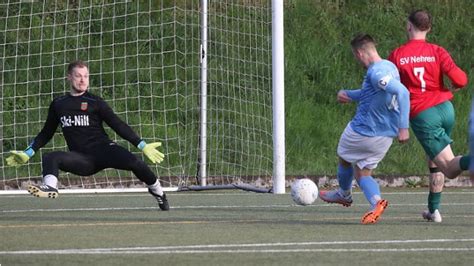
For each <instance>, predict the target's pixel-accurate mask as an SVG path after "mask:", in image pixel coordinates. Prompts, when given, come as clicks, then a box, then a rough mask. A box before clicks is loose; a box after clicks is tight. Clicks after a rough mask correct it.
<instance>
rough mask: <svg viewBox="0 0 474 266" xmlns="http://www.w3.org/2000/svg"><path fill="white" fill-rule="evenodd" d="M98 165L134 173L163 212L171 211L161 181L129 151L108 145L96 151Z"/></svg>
mask: <svg viewBox="0 0 474 266" xmlns="http://www.w3.org/2000/svg"><path fill="white" fill-rule="evenodd" d="M96 158H97V161H98V164H99V165H100V166H101V167H103V168H115V169H120V170H128V171H132V172H133V174H135V176H136V177H137V178H138V179H139V180H140V181H142V182H144V183H145V184H146V185H147V187H148V192H149V193H150V194H151V195H153V196H154V197H155V199H156V200H157V201H158V205H159V207H160V209H162V210H169V203H168V199H167V198H166V194H165V193H164V191H163V188H162V187H161V184H160V181H159V180H158V178H157V177H156V175H155V174H154V173H153V171H151V169H150V167H148V165H147V164H146V163H145V162H144V161H143V160H141V159H139V158H137V156H135V155H134V154H132V153H131V152H130V151H128V150H127V149H125V148H123V147H121V146H119V145H107V146H105V147H102V148H101V149H100V150H99V149H98V150H97V151H96Z"/></svg>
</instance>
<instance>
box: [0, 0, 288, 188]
mask: <svg viewBox="0 0 474 266" xmlns="http://www.w3.org/2000/svg"><path fill="white" fill-rule="evenodd" d="M283 56H284V54H283V1H282V0H257V1H248V0H223V1H220V0H200V1H196V0H174V1H172V0H170V1H155V0H146V1H129V0H122V1H100V0H97V1H95V0H80V1H72V0H69V1H60V0H49V1H36V0H10V1H7V2H2V3H0V68H1V77H0V86H1V89H0V126H1V127H0V159H1V162H0V194H11V193H25V188H26V186H27V184H29V183H38V182H41V157H42V155H43V154H45V153H47V152H51V151H54V150H67V147H66V145H65V142H64V139H63V137H62V133H61V131H60V130H59V129H58V131H57V132H56V134H55V136H54V137H53V139H52V140H51V141H50V142H49V143H48V144H47V145H46V146H45V147H43V148H42V149H41V150H40V151H39V152H38V153H37V154H35V156H34V157H33V158H32V159H31V160H30V162H29V163H28V164H25V165H23V166H20V167H10V166H8V165H7V164H6V162H5V158H7V157H8V156H9V151H10V150H22V149H24V148H26V146H27V145H28V143H29V142H30V141H31V140H32V139H33V138H34V137H35V136H36V134H38V133H39V131H40V130H41V128H42V126H43V123H44V121H45V119H46V114H47V110H48V107H49V103H50V102H51V100H52V99H53V98H55V97H57V96H59V95H62V94H65V93H66V92H68V90H69V88H68V84H67V82H66V80H65V76H66V68H67V65H68V63H69V62H71V61H73V60H76V59H81V60H84V61H86V62H87V63H88V64H89V68H90V80H91V81H90V91H91V92H92V93H94V94H96V95H99V96H101V97H102V98H104V99H105V100H106V101H107V102H108V103H109V105H110V106H111V107H112V109H113V110H114V111H115V112H116V113H117V114H118V115H119V116H120V117H121V118H122V119H123V120H124V121H125V122H127V123H128V124H129V125H130V126H131V127H132V128H133V129H134V130H135V131H136V132H137V134H138V135H139V136H141V137H142V138H144V139H145V140H146V141H148V142H152V141H161V142H162V143H163V146H162V147H161V148H162V151H163V152H164V154H165V156H166V157H165V160H164V161H163V162H162V163H161V164H159V165H150V167H152V170H153V171H154V172H155V173H156V174H157V176H158V177H159V179H160V181H161V183H162V185H163V187H164V188H165V190H168V191H169V190H178V189H181V190H189V189H196V190H201V189H218V188H240V189H245V190H252V191H257V192H272V193H285V132H284V127H285V124H284V69H283ZM106 131H107V133H108V134H109V136H110V137H111V138H112V139H113V140H114V141H116V142H117V143H118V144H120V145H123V146H124V147H126V148H128V149H129V150H130V151H132V152H133V153H135V154H136V155H137V156H141V157H142V158H143V155H142V154H141V152H140V151H139V150H138V149H137V148H135V147H133V146H132V145H131V144H129V143H128V142H126V141H125V140H123V139H121V138H120V137H119V136H117V135H116V134H115V133H114V132H113V131H112V130H110V129H109V128H108V127H106ZM144 159H145V158H144ZM59 182H60V187H59V188H60V189H61V192H62V193H77V192H116V191H125V192H127V191H128V192H136V191H145V190H146V189H145V188H144V186H143V184H142V183H141V182H140V181H139V180H138V179H137V178H136V177H134V176H133V174H132V173H131V172H128V171H119V170H115V169H106V170H104V171H101V172H99V173H97V174H95V175H93V176H87V177H83V176H76V175H73V174H70V173H65V172H60V177H59Z"/></svg>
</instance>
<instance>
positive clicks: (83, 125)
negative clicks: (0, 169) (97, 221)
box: [6, 61, 169, 211]
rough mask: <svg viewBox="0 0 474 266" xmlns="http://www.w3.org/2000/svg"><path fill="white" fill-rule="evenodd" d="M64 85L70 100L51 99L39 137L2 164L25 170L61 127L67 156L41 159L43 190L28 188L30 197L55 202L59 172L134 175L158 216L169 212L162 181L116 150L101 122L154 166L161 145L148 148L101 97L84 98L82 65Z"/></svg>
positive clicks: (160, 157) (77, 63)
mask: <svg viewBox="0 0 474 266" xmlns="http://www.w3.org/2000/svg"><path fill="white" fill-rule="evenodd" d="M67 71H68V73H67V80H68V81H69V83H70V85H71V90H70V92H69V93H68V94H66V95H64V96H60V97H57V98H55V99H54V100H53V101H52V102H51V105H50V106H49V111H48V117H47V118H46V122H45V124H44V127H43V129H42V130H41V132H40V133H39V134H38V135H37V136H36V137H35V138H34V139H33V141H32V142H31V144H30V145H29V146H28V147H27V148H26V149H25V150H24V151H11V156H9V157H8V158H7V159H6V161H7V164H8V165H10V166H17V165H21V164H25V163H27V162H28V160H29V159H30V158H31V157H32V156H33V155H34V154H35V153H36V152H37V151H38V150H39V149H40V148H41V147H43V146H44V145H46V144H47V143H48V142H49V140H51V138H52V137H53V135H54V133H55V132H56V129H57V127H58V125H60V126H61V128H62V132H63V135H64V138H65V139H66V143H67V146H68V148H69V151H67V152H65V151H54V152H50V153H46V154H44V155H43V158H42V159H43V160H42V168H43V172H42V174H43V184H42V185H40V186H35V185H30V186H29V187H28V192H29V193H30V194H32V195H34V196H36V197H49V198H56V197H57V196H58V177H59V170H62V171H66V172H70V173H73V174H76V175H81V176H89V175H93V174H95V173H97V172H99V171H101V170H103V169H106V168H115V169H120V170H130V171H132V172H133V173H134V174H135V175H136V176H137V178H138V179H140V180H141V181H142V182H144V183H145V184H147V186H148V192H149V193H150V194H151V195H153V196H154V197H155V198H156V200H157V201H158V205H159V207H160V209H161V210H165V211H166V210H169V204H168V200H167V198H166V194H165V193H164V192H163V189H162V187H161V185H160V181H159V180H158V179H157V177H156V175H155V174H154V173H153V172H152V171H151V169H150V168H149V167H148V165H147V164H146V163H145V162H144V161H143V160H141V159H139V158H137V157H136V156H135V155H133V154H132V153H131V152H130V151H128V150H127V149H125V148H123V147H121V146H119V145H117V144H116V143H115V142H113V141H112V140H110V138H109V137H108V136H107V134H106V133H105V130H104V127H103V125H102V122H105V123H106V124H107V125H109V126H110V127H111V128H112V129H113V130H114V131H115V132H116V133H117V134H118V135H119V136H121V137H122V138H124V139H126V140H128V141H129V142H130V143H132V144H133V145H135V146H136V147H138V148H139V149H141V150H142V151H143V153H144V154H145V155H146V157H147V158H148V159H150V161H151V162H152V163H160V162H162V161H163V158H164V155H163V153H161V152H160V151H158V150H157V148H158V147H159V146H160V145H161V143H160V142H155V143H150V144H147V143H146V142H145V141H144V140H142V139H140V138H139V137H138V136H137V134H136V133H135V132H134V131H133V130H132V129H131V128H130V126H128V125H127V124H126V123H125V122H123V121H122V120H121V119H120V118H119V117H118V116H117V115H116V114H115V113H114V112H113V111H112V109H111V108H110V107H109V105H108V104H107V103H106V102H105V101H104V100H103V99H101V98H100V97H98V96H95V95H93V94H91V93H89V92H88V89H89V68H88V66H87V64H86V63H84V62H82V61H74V62H71V63H70V64H69V66H68V70H67Z"/></svg>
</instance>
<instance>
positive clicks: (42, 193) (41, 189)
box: [28, 185, 59, 198]
mask: <svg viewBox="0 0 474 266" xmlns="http://www.w3.org/2000/svg"><path fill="white" fill-rule="evenodd" d="M28 192H29V193H30V194H31V195H33V196H35V197H38V198H57V197H58V196H59V193H58V190H57V189H56V188H54V187H51V186H48V185H41V186H35V185H29V186H28Z"/></svg>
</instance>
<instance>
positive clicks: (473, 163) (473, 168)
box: [468, 98, 474, 186]
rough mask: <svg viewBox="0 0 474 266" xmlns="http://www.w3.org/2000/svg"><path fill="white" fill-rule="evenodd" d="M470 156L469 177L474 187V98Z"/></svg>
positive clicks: (470, 119)
mask: <svg viewBox="0 0 474 266" xmlns="http://www.w3.org/2000/svg"><path fill="white" fill-rule="evenodd" d="M468 133H469V154H470V156H471V160H470V164H469V176H470V177H471V185H472V186H474V160H473V156H474V98H473V99H472V103H471V114H470V116H469V132H468Z"/></svg>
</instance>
